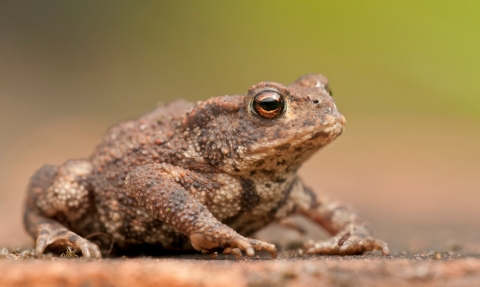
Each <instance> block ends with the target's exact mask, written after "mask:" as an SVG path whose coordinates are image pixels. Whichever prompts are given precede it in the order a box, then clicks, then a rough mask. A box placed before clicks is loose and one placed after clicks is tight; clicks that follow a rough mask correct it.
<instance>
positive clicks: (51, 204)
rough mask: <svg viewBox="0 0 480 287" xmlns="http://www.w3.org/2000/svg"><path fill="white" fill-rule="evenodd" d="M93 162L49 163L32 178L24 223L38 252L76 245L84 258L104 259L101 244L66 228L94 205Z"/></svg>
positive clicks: (38, 253)
mask: <svg viewBox="0 0 480 287" xmlns="http://www.w3.org/2000/svg"><path fill="white" fill-rule="evenodd" d="M90 173H91V165H90V163H89V162H87V161H84V160H71V161H68V162H66V163H65V164H64V165H62V166H60V167H57V166H51V165H46V166H43V167H42V168H41V169H40V170H38V171H37V172H36V173H35V175H34V176H33V177H32V178H31V180H30V184H29V186H28V189H27V202H26V207H25V213H24V224H25V228H26V229H27V231H28V233H29V234H30V235H31V236H32V237H33V238H34V239H36V248H35V252H36V254H37V256H38V255H40V254H42V253H43V252H44V250H45V248H46V247H47V246H49V245H53V246H66V245H69V246H73V247H74V248H77V249H79V250H81V251H82V254H83V256H84V257H95V258H101V256H102V255H101V253H100V249H99V248H98V246H97V245H96V244H94V243H92V242H90V241H89V240H87V239H84V238H82V237H81V236H79V235H77V234H76V233H74V232H72V231H70V230H69V229H68V228H66V227H65V226H64V225H63V224H62V223H61V222H60V221H59V220H62V222H63V223H66V222H74V221H75V220H78V219H80V218H81V217H82V216H83V215H84V214H85V213H86V212H87V211H88V209H89V207H90V205H91V200H90V195H89V190H88V184H87V183H86V177H87V176H88V175H89V174H90Z"/></svg>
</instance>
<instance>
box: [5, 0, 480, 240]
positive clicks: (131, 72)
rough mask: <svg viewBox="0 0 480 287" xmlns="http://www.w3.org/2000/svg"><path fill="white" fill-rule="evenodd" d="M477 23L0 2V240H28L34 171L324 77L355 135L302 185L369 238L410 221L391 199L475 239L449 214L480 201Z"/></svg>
mask: <svg viewBox="0 0 480 287" xmlns="http://www.w3.org/2000/svg"><path fill="white" fill-rule="evenodd" d="M479 15H480V1H168V2H167V1H0V216H3V218H5V217H9V218H10V219H8V220H5V221H4V222H2V224H4V225H5V226H4V227H3V228H2V229H3V230H7V231H4V235H3V237H1V236H0V240H4V241H5V240H7V241H8V240H10V239H11V238H23V237H22V236H24V235H23V233H22V231H21V227H20V224H19V222H20V215H19V213H20V210H21V207H20V204H21V201H22V197H23V193H24V188H25V186H26V184H27V180H28V177H29V176H30V175H31V174H32V173H33V172H34V170H35V169H37V168H38V167H40V166H41V164H43V163H46V162H49V163H56V164H59V163H61V162H63V161H65V160H66V159H68V158H70V157H84V156H87V155H88V154H89V152H90V151H91V150H92V148H93V146H94V144H95V142H96V139H97V138H99V137H100V135H101V133H102V132H103V130H105V128H106V127H108V126H109V125H111V124H113V123H115V122H116V121H119V120H123V119H128V118H131V117H134V116H137V115H138V114H140V113H142V112H144V111H147V110H149V109H151V108H153V107H154V106H155V104H156V103H157V102H167V101H170V100H172V99H176V98H187V99H190V100H200V99H206V98H209V97H212V96H218V95H223V94H233V93H244V92H245V91H246V90H247V89H248V87H250V86H251V85H253V84H255V83H257V82H260V81H264V80H271V81H278V82H282V83H286V84H287V83H290V82H292V81H294V80H295V79H296V78H297V77H299V76H300V75H303V74H306V73H323V74H325V75H326V76H328V78H329V79H330V83H331V85H332V88H333V93H334V98H335V100H336V102H337V105H338V106H339V108H340V110H341V111H342V113H343V114H344V115H345V116H346V118H347V120H348V121H349V127H348V129H347V132H346V133H345V135H344V136H342V139H341V140H340V141H339V144H337V143H335V144H334V145H333V147H332V148H329V149H330V150H329V151H330V153H328V152H326V153H327V154H326V155H325V156H323V157H317V156H316V157H315V160H313V161H312V162H309V163H308V164H307V167H306V168H305V169H304V170H303V171H302V172H303V173H304V175H305V176H306V177H307V178H308V177H310V178H311V179H310V180H311V181H312V182H313V183H312V184H313V185H314V186H317V185H318V186H319V187H325V189H327V190H328V191H331V190H333V192H334V194H336V195H338V196H339V197H342V198H344V199H345V200H347V201H351V202H353V203H354V205H356V206H359V209H360V210H361V211H362V212H363V213H364V214H366V216H367V217H369V219H370V220H371V221H373V222H376V223H377V224H378V225H381V224H384V225H388V222H383V221H382V220H377V221H375V218H378V217H379V215H381V216H382V217H383V218H390V220H394V218H397V219H398V222H400V221H402V220H404V221H405V222H406V224H408V222H414V221H415V220H416V219H417V218H418V216H417V215H415V214H413V215H411V216H410V217H409V216H406V217H404V216H403V215H404V214H405V213H407V212H406V211H405V210H404V209H402V208H397V209H398V212H397V213H395V212H394V211H392V208H391V207H389V203H390V204H391V203H392V200H398V201H397V202H394V205H395V206H404V207H405V209H408V210H411V208H413V207H411V206H410V207H408V208H407V207H406V206H405V205H406V204H407V203H408V202H410V203H411V202H417V203H418V202H422V203H423V204H428V203H432V202H433V205H429V206H430V207H429V208H427V212H426V214H427V215H426V216H423V217H422V218H423V219H425V218H426V219H425V220H426V223H425V224H431V223H432V222H437V223H438V222H440V223H442V222H448V223H450V224H452V225H454V224H458V223H459V222H470V223H472V224H477V223H479V222H478V220H477V219H476V218H477V215H478V214H477V213H474V214H472V213H466V214H464V213H462V214H460V215H458V211H459V210H463V211H464V212H476V211H472V209H475V206H469V205H468V204H470V203H471V202H472V198H477V197H479V192H477V191H478V189H479V184H478V180H477V178H479V175H480V173H479V171H480V170H479V168H478V166H479V164H478V163H479V160H480V154H479V151H478V150H479V149H478V146H479V144H480V138H479V135H478V134H479V133H478V131H480V97H479V94H480V84H479V79H478V78H479V76H480V32H479V27H480V17H479ZM323 153H325V152H323ZM323 153H322V154H323ZM321 161H323V162H325V161H326V162H327V163H328V168H327V167H325V166H324V165H321V164H319V162H321ZM339 163H341V164H339ZM412 168H413V169H414V172H412V174H409V173H408V172H410V171H411V170H412ZM415 168H416V169H415ZM359 169H360V170H362V172H363V173H361V174H359V175H357V170H359ZM319 172H320V173H324V174H326V175H327V176H326V177H325V180H324V181H322V182H320V181H319V182H318V183H317V182H316V181H315V178H317V177H318V173H319ZM315 174H317V175H315ZM330 175H332V176H330ZM333 175H335V176H333ZM429 176H430V177H429ZM425 177H427V178H428V180H426V181H425ZM378 179H388V180H384V182H385V183H384V185H381V186H380V185H379V182H381V181H382V180H378ZM445 180H450V181H448V182H445ZM345 182H347V183H348V184H346V183H345ZM342 184H343V185H342ZM339 186H340V187H339ZM450 186H451V187H452V188H450ZM352 187H359V189H360V190H365V193H359V192H355V191H353V190H352ZM442 187H443V188H446V189H445V190H444V191H442V189H441V188H442ZM405 189H408V190H409V192H410V193H408V192H407V194H406V195H405V196H401V194H403V192H406V191H405ZM370 191H371V193H368V192H370ZM442 192H443V193H442ZM448 192H450V193H448ZM369 194H370V195H369ZM422 194H423V197H422ZM439 194H440V195H439ZM441 194H444V195H445V196H443V197H442V195H441ZM458 194H465V199H464V200H463V199H462V200H460V201H458V202H456V203H455V204H452V201H453V202H455V200H456V199H457V198H458ZM395 195H397V197H395ZM392 196H393V197H392ZM475 196H476V197H475ZM349 198H350V199H352V200H349ZM439 198H440V199H443V200H444V201H443V203H437V202H436V200H439ZM402 200H403V201H402ZM453 205H455V206H454V207H452V206H453ZM470 207H471V208H470ZM422 208H423V209H425V206H421V205H419V206H418V210H422ZM477 209H478V208H477ZM392 212H393V213H392ZM452 214H457V215H458V216H457V217H455V216H453V215H452ZM389 215H390V216H391V217H389ZM17 217H18V220H17ZM452 218H453V219H452ZM385 220H386V219H385ZM409 220H410V221H409ZM435 220H437V221H435ZM2 221H3V219H2ZM5 232H6V233H5ZM19 234H20V235H19ZM15 240H16V239H15Z"/></svg>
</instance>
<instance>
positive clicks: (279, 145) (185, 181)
mask: <svg viewBox="0 0 480 287" xmlns="http://www.w3.org/2000/svg"><path fill="white" fill-rule="evenodd" d="M263 91H274V92H275V93H277V94H279V95H281V97H282V98H283V100H284V102H285V108H284V110H283V112H281V113H280V114H279V115H278V116H277V117H275V118H270V119H269V118H265V117H263V115H262V114H261V113H259V112H258V110H256V109H255V108H254V104H253V101H255V100H254V97H255V95H257V94H259V93H261V92H263ZM344 125H345V118H344V117H343V116H342V115H341V114H340V113H339V112H338V110H337V108H336V106H335V104H334V102H333V99H332V97H331V96H330V95H329V92H328V84H327V79H326V78H325V77H324V76H322V75H306V76H303V77H301V78H300V79H298V80H297V81H296V82H294V83H293V84H291V85H290V86H283V85H282V84H278V83H273V82H261V83H259V84H257V85H254V86H253V87H251V88H250V89H249V91H248V93H247V94H246V95H245V96H239V95H235V96H223V97H216V98H211V99H209V100H206V101H203V102H199V103H197V104H196V105H193V104H191V103H188V102H185V101H176V102H173V103H170V104H168V105H166V106H163V107H159V108H157V109H156V110H154V111H152V112H150V113H148V114H146V115H144V116H141V117H140V118H138V119H136V120H132V121H128V122H124V123H121V124H119V125H117V126H114V127H112V128H110V130H108V131H107V133H106V134H105V136H104V137H103V140H102V141H101V143H100V145H99V146H98V147H97V148H96V150H95V151H94V153H93V154H92V156H91V157H90V158H88V159H85V160H71V161H68V162H66V163H65V164H64V165H62V166H59V167H57V166H44V167H42V168H41V169H40V170H39V171H38V172H37V173H36V174H35V175H34V176H33V177H32V179H31V182H30V185H29V188H28V197H27V204H26V211H25V226H26V228H27V230H28V232H29V233H30V235H31V236H32V237H33V238H35V239H36V240H37V243H36V252H37V254H41V253H43V252H44V250H45V248H46V247H47V246H48V245H60V246H61V245H71V246H73V247H76V248H78V249H80V250H81V251H82V254H83V256H85V257H96V258H100V257H101V253H100V248H99V247H98V246H97V244H95V243H92V242H91V241H89V240H87V239H85V237H88V236H89V235H91V234H98V233H106V234H108V235H110V236H111V237H112V238H113V240H114V242H115V246H116V248H117V250H120V251H122V250H130V249H133V250H135V248H140V247H142V246H143V247H144V246H148V249H146V250H147V252H148V250H152V252H153V251H154V250H155V251H160V253H161V252H162V251H165V252H166V251H168V250H189V249H191V247H192V246H193V248H195V249H197V250H201V251H202V252H204V253H211V254H215V253H214V252H216V251H223V252H224V253H229V254H232V255H235V256H236V257H239V256H241V255H242V252H241V251H244V252H245V253H246V254H247V255H249V256H253V255H254V254H255V250H257V251H261V250H263V251H268V252H270V253H271V254H272V256H273V257H275V256H276V248H275V246H274V245H273V244H270V243H266V242H262V241H259V240H255V239H250V238H247V237H245V236H247V235H249V234H251V233H253V232H255V231H257V230H259V229H260V228H262V227H264V226H266V225H267V224H269V223H271V222H273V221H279V220H282V219H284V218H286V217H287V216H289V215H292V214H302V215H304V216H306V217H308V218H311V219H312V220H314V221H315V222H317V223H318V224H320V225H321V226H323V227H324V228H325V229H326V230H328V231H329V232H330V233H332V234H333V235H334V236H333V237H332V238H331V239H330V240H328V241H325V242H318V243H313V244H309V245H308V246H307V247H306V248H307V250H306V251H307V253H325V254H358V253H362V252H364V251H369V250H375V249H376V250H381V251H382V252H383V254H388V252H389V251H388V246H387V244H385V243H384V242H382V241H380V240H377V239H374V238H373V237H372V236H371V235H370V231H369V228H368V226H367V223H366V222H364V221H363V220H362V219H361V218H360V217H359V216H358V215H357V214H356V213H355V212H354V211H353V210H352V209H351V208H350V207H349V206H348V205H345V204H343V203H341V202H339V201H336V200H333V199H332V198H330V197H327V196H326V195H318V194H316V193H314V192H312V191H311V190H310V189H309V188H308V187H306V186H305V185H304V184H303V182H302V180H301V179H300V178H299V177H298V176H297V170H298V168H299V167H300V165H301V164H302V163H303V162H304V161H305V160H306V159H307V158H308V157H310V156H311V155H312V154H313V153H314V152H316V151H317V150H318V149H320V148H322V147H323V146H325V145H327V144H328V143H330V142H331V141H333V140H334V139H335V138H336V137H337V136H339V135H340V134H341V133H342V131H343V127H344ZM107 242H108V241H107ZM101 247H102V249H105V248H106V247H108V244H107V243H106V242H104V244H102V245H101Z"/></svg>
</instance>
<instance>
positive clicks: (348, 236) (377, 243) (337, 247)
mask: <svg viewBox="0 0 480 287" xmlns="http://www.w3.org/2000/svg"><path fill="white" fill-rule="evenodd" d="M305 248H306V252H307V253H308V254H335V255H353V254H362V253H363V252H366V251H372V250H380V251H381V252H382V254H383V255H388V254H389V253H390V250H389V248H388V244H387V243H385V242H383V241H382V240H379V239H375V238H373V237H372V236H371V235H370V234H369V233H368V232H358V233H357V232H355V229H354V228H352V229H350V230H346V231H343V232H340V233H338V234H337V235H336V236H334V237H332V238H330V239H328V240H326V241H320V242H307V243H306V244H305Z"/></svg>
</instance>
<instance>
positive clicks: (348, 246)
mask: <svg viewBox="0 0 480 287" xmlns="http://www.w3.org/2000/svg"><path fill="white" fill-rule="evenodd" d="M290 200H291V202H292V203H293V205H294V208H295V212H296V213H299V214H302V215H304V216H306V217H308V218H310V219H312V220H313V221H315V222H317V223H319V224H320V225H321V226H323V227H324V228H325V229H326V230H327V231H328V232H330V233H331V234H333V235H334V236H333V237H331V238H330V239H328V240H326V241H320V242H314V243H308V244H307V246H306V247H307V253H310V254H340V255H347V254H361V253H363V252H365V251H371V250H380V251H381V252H382V254H383V255H388V254H389V248H388V245H387V244H386V243H385V242H383V241H382V240H379V239H375V238H374V237H373V236H372V233H371V231H370V228H369V226H368V223H367V222H365V221H364V220H363V219H361V218H360V216H359V215H358V214H357V213H356V212H355V211H354V210H353V208H352V207H351V206H350V205H348V204H345V203H343V202H340V201H338V200H335V199H333V198H331V197H329V196H327V195H323V194H322V195H319V194H315V193H314V192H313V191H312V190H311V189H309V188H308V187H306V186H305V185H304V184H303V183H302V181H301V180H300V179H297V181H296V182H295V184H294V186H293V188H292V192H291V194H290Z"/></svg>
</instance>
